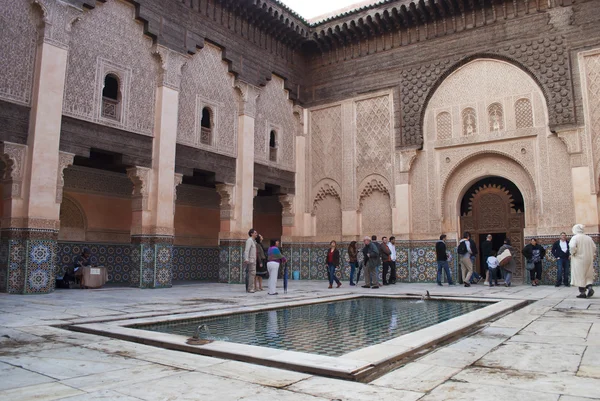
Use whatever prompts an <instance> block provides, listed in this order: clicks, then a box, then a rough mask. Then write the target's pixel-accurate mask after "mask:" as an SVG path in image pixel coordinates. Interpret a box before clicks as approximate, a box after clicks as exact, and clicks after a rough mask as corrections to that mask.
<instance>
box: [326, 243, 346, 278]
mask: <svg viewBox="0 0 600 401" xmlns="http://www.w3.org/2000/svg"><path fill="white" fill-rule="evenodd" d="M336 246H337V243H336V242H335V241H331V242H330V243H329V250H328V251H327V273H328V276H329V288H333V282H334V281H335V282H336V284H337V288H340V287H341V286H342V283H341V282H340V280H339V279H338V278H337V277H336V275H335V269H336V268H338V267H339V266H340V251H338V249H337V248H336Z"/></svg>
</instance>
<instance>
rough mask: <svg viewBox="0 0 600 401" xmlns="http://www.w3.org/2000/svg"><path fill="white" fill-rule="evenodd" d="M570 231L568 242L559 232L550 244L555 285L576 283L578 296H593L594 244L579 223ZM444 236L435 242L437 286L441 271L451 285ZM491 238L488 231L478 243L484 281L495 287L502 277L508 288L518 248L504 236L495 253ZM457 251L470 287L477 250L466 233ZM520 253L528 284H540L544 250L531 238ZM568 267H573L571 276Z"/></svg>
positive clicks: (464, 281)
mask: <svg viewBox="0 0 600 401" xmlns="http://www.w3.org/2000/svg"><path fill="white" fill-rule="evenodd" d="M573 234H574V235H573V237H572V238H571V240H570V241H569V240H568V239H567V234H566V233H564V232H563V233H561V234H560V239H559V240H558V241H556V242H555V243H554V244H553V245H552V248H551V252H552V255H553V256H554V258H555V259H556V264H557V273H556V284H555V287H560V286H561V285H565V286H566V287H570V286H571V285H575V286H577V287H578V288H579V295H578V296H577V298H589V297H591V296H592V295H594V289H593V288H592V284H593V282H594V258H595V255H596V244H595V243H594V241H593V240H592V238H590V237H589V236H587V235H585V234H584V226H583V225H581V224H577V225H575V226H574V227H573ZM445 239H446V236H445V235H442V236H440V241H438V243H437V244H436V254H437V260H438V285H442V284H441V280H440V277H441V272H442V270H444V271H445V272H446V277H447V280H448V283H449V284H450V285H453V283H452V278H451V275H450V270H449V268H448V258H451V255H450V253H449V252H448V251H447V250H446V244H445ZM492 240H493V237H492V235H491V234H490V235H488V236H487V237H486V241H484V242H483V244H482V245H481V250H482V254H483V255H482V256H483V261H484V263H485V266H486V279H485V284H486V285H489V286H490V287H493V286H494V285H496V286H497V285H498V279H499V278H502V277H503V278H504V286H505V287H510V286H511V283H512V281H511V280H512V275H513V274H514V273H515V270H516V258H517V257H518V254H517V250H516V249H515V248H514V247H513V246H512V245H511V241H510V238H504V244H503V245H502V246H501V247H500V248H499V249H498V251H497V252H496V251H494V249H493V242H492ZM456 253H457V254H458V258H459V264H460V268H461V273H462V280H463V283H464V286H465V287H470V286H471V284H473V281H472V275H473V274H474V273H473V266H474V264H475V260H476V257H477V254H478V252H477V246H476V244H475V241H473V239H472V238H471V234H470V233H469V232H465V233H464V234H463V238H462V239H461V240H460V242H459V245H458V247H457V250H456ZM521 253H522V255H523V257H524V258H525V261H526V265H525V268H526V269H527V271H529V279H530V282H531V285H532V286H534V287H537V286H539V285H540V280H541V279H542V262H543V260H544V258H545V257H546V249H545V248H544V247H543V246H542V245H540V244H539V243H538V242H537V240H536V239H535V238H532V239H531V240H530V242H529V244H527V245H526V246H525V247H524V248H523V249H522V250H521ZM571 268H572V269H573V275H572V276H571ZM570 276H571V277H570ZM569 277H570V278H569ZM477 281H479V280H477Z"/></svg>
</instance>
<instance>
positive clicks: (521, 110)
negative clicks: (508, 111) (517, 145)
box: [515, 99, 533, 129]
mask: <svg viewBox="0 0 600 401" xmlns="http://www.w3.org/2000/svg"><path fill="white" fill-rule="evenodd" d="M515 120H516V125H517V129H519V128H530V127H533V110H532V108H531V102H530V101H529V99H519V100H517V101H516V102H515Z"/></svg>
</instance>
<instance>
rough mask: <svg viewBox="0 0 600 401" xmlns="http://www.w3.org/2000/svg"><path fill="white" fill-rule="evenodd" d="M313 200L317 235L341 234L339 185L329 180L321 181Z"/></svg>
mask: <svg viewBox="0 0 600 401" xmlns="http://www.w3.org/2000/svg"><path fill="white" fill-rule="evenodd" d="M317 188H319V189H318V190H317V191H316V195H315V198H314V201H313V211H312V214H313V216H315V217H316V220H317V221H316V223H317V233H316V234H317V236H326V235H330V236H341V235H342V200H341V196H340V194H341V189H340V187H339V185H338V184H337V183H335V182H332V181H331V180H326V181H325V182H322V183H321V184H320V185H319V186H317Z"/></svg>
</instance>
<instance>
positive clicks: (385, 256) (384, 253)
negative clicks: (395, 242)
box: [380, 237, 392, 285]
mask: <svg viewBox="0 0 600 401" xmlns="http://www.w3.org/2000/svg"><path fill="white" fill-rule="evenodd" d="M380 251H381V252H380V255H381V263H382V264H383V275H382V279H383V285H388V284H389V283H388V279H387V274H388V270H389V269H390V262H391V261H392V250H391V249H390V247H389V246H388V239H387V237H382V238H381V245H380Z"/></svg>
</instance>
